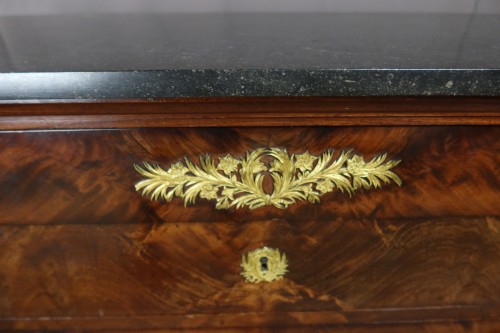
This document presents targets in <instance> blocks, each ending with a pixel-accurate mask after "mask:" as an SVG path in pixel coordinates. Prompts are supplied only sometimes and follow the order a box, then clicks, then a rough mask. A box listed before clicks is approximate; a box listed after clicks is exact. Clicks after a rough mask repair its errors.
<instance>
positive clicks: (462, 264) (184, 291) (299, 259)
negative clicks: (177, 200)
mask: <svg viewBox="0 0 500 333" xmlns="http://www.w3.org/2000/svg"><path fill="white" fill-rule="evenodd" d="M263 245H267V246H270V247H276V248H280V249H282V250H283V251H285V252H286V253H287V256H288V259H289V272H288V273H287V274H286V276H285V278H284V279H283V280H281V281H277V282H275V283H270V284H249V283H245V282H244V281H243V278H242V277H241V276H240V267H239V264H240V262H241V255H242V253H245V252H247V251H249V250H252V249H255V248H257V247H261V246H263ZM0 248H1V249H2V251H1V252H0V267H4V268H7V267H8V270H7V271H6V270H2V272H1V279H0V294H1V295H2V297H1V298H0V314H1V318H0V329H2V330H7V329H42V328H43V329H69V328H71V329H75V330H77V329H98V328H99V329H125V328H126V329H137V330H139V329H153V328H158V327H163V328H194V327H205V328H209V327H233V328H238V327H240V328H242V327H256V326H260V325H266V326H267V325H269V326H291V327H296V326H298V325H313V326H314V325H368V324H391V323H392V324H397V323H405V322H407V323H410V322H420V323H421V324H422V325H423V324H425V322H431V323H432V322H447V321H449V322H454V323H455V324H454V325H455V328H456V332H463V331H465V332H471V331H473V330H472V329H473V328H474V327H476V326H475V325H474V324H472V323H471V322H475V321H478V320H481V319H485V320H486V322H488V321H490V322H493V323H495V322H498V321H499V320H500V284H499V283H498V276H500V264H499V263H500V219H498V218H493V217H483V218H435V219H414V220H408V219H370V220H345V219H340V218H339V219H336V220H332V221H330V222H326V221H314V220H309V221H301V222H297V221H292V220H290V221H261V222H250V223H231V222H222V221H221V222H219V223H163V224H158V223H143V224H129V225H119V224H103V225H59V226H54V225H49V226H44V225H32V226H21V225H20V226H2V227H0ZM460 323H462V324H460ZM467 323H469V324H467ZM485 325H486V324H485ZM492 325H493V326H492V327H498V324H492ZM495 325H496V326H495ZM431 327H432V325H431ZM450 327H453V325H452V326H450Z"/></svg>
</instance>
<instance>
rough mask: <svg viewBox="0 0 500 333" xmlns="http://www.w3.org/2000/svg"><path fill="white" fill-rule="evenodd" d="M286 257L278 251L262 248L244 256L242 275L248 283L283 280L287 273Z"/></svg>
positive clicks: (242, 259)
mask: <svg viewBox="0 0 500 333" xmlns="http://www.w3.org/2000/svg"><path fill="white" fill-rule="evenodd" d="M287 267H288V263H287V260H286V255H285V254H284V253H280V251H279V250H277V249H270V248H268V247H262V248H260V249H256V250H253V251H250V252H248V253H247V255H246V256H245V255H242V258H241V268H242V269H243V271H242V272H241V275H243V277H244V278H245V280H246V281H247V282H253V283H259V282H262V281H265V282H272V281H275V280H281V279H282V278H283V275H285V273H286V272H287Z"/></svg>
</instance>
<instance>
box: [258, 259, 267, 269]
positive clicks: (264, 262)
mask: <svg viewBox="0 0 500 333" xmlns="http://www.w3.org/2000/svg"><path fill="white" fill-rule="evenodd" d="M259 261H260V270H261V271H263V272H267V270H268V267H267V261H268V259H267V257H261V258H260V260H259Z"/></svg>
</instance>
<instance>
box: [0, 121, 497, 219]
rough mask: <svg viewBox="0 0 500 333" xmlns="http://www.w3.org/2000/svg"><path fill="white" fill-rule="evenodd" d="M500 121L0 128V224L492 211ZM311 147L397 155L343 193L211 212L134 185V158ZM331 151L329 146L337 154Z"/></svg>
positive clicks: (161, 159)
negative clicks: (389, 169)
mask: <svg viewBox="0 0 500 333" xmlns="http://www.w3.org/2000/svg"><path fill="white" fill-rule="evenodd" d="M499 137H500V127H490V126H486V127H482V126H462V127H459V126H453V127H449V126H432V127H419V126H412V127H398V126H392V127H336V128H331V127H311V128H272V127H271V128H198V129H189V128H185V129H143V130H137V129H136V130H114V131H110V130H101V131H54V132H20V133H1V134H0V146H1V147H2V149H0V196H1V200H0V211H2V212H8V214H1V215H0V224H1V225H21V224H116V223H123V224H136V223H142V222H144V223H148V224H149V223H153V222H167V223H177V222H190V221H191V222H200V221H206V222H208V221H214V222H216V221H233V222H235V223H237V222H242V221H258V220H266V219H278V220H279V219H294V220H296V221H302V220H310V219H315V220H327V221H328V220H330V219H335V218H337V217H342V218H346V219H371V218H403V217H406V218H420V217H428V218H431V217H446V216H468V217H474V216H500V205H499V204H498V198H499V197H500V182H499V180H498V166H499V165H500V141H499V140H498V138H499ZM269 146H270V147H282V148H287V149H288V150H289V151H290V152H291V153H301V152H304V151H306V150H308V151H310V152H311V153H314V154H320V153H321V152H322V151H323V150H324V149H326V148H338V149H348V148H354V149H355V150H356V151H357V152H358V153H360V154H362V155H363V156H364V157H365V158H366V159H369V158H372V157H373V156H375V155H377V154H380V153H382V152H387V153H388V156H389V158H394V159H401V160H402V162H401V164H400V165H398V166H397V167H396V168H395V169H394V171H395V172H396V173H397V174H398V175H400V177H401V179H402V180H403V186H402V187H401V188H399V187H397V186H396V185H394V184H391V185H385V186H383V188H382V189H379V190H367V191H365V190H362V191H358V192H357V193H355V194H354V196H353V197H352V198H349V196H347V195H346V194H341V193H339V192H334V193H329V194H327V195H324V196H323V197H322V199H321V201H322V202H321V203H320V204H314V205H313V204H310V203H309V202H300V203H297V204H294V205H292V206H290V207H289V208H288V209H286V210H280V209H277V208H273V207H264V208H260V209H258V210H254V211H250V210H248V209H246V208H244V209H239V210H234V209H231V210H215V209H214V208H213V206H214V204H213V202H209V201H206V200H204V199H201V200H199V201H198V202H197V204H196V205H193V206H188V207H184V205H183V202H182V200H181V199H175V200H174V201H173V202H171V203H168V204H167V203H165V202H162V201H156V202H154V201H151V200H149V199H148V198H145V197H142V196H141V195H140V193H137V192H136V191H135V190H134V184H135V183H136V182H138V181H139V180H140V179H141V176H140V175H139V174H138V173H137V172H135V170H134V168H133V166H134V164H137V163H141V162H143V161H148V162H154V163H160V164H162V165H164V166H165V167H168V166H169V165H170V164H172V163H174V162H176V161H178V160H180V159H183V158H184V157H188V158H190V159H191V160H193V161H197V160H198V157H199V156H201V155H204V154H206V153H210V154H212V156H225V155H226V154H227V153H231V154H233V155H234V156H241V155H243V154H244V152H245V151H247V150H252V149H255V148H258V147H269ZM337 153H339V151H338V152H337Z"/></svg>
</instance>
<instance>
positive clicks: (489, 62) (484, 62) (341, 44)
mask: <svg viewBox="0 0 500 333" xmlns="http://www.w3.org/2000/svg"><path fill="white" fill-rule="evenodd" d="M499 31H500V16H495V15H415V14H413V15H410V14H390V15H389V14H310V13H309V14H183V15H92V16H90V15H89V16H57V17H51V16H45V17H42V16H40V17H3V18H2V17H0V100H38V99H127V98H134V99H136V98H146V99H155V98H168V97H206V96H404V95H408V96H420V95H421V96H427V95H435V96H453V95H461V96H500V33H498V32H499Z"/></svg>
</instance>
